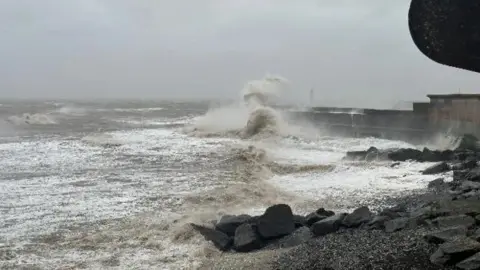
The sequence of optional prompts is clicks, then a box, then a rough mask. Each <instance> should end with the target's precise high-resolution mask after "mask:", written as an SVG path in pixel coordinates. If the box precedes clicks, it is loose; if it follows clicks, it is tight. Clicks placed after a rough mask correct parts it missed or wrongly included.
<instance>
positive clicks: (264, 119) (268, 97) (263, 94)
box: [185, 76, 287, 138]
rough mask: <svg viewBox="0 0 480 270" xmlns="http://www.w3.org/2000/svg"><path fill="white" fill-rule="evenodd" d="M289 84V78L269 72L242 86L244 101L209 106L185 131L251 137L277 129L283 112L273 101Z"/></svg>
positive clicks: (267, 133) (200, 134) (269, 134)
mask: <svg viewBox="0 0 480 270" xmlns="http://www.w3.org/2000/svg"><path fill="white" fill-rule="evenodd" d="M286 86H287V80H285V79H283V78H281V77H278V76H266V77H265V78H263V79H261V80H254V81H250V82H247V83H246V84H245V86H244V87H243V89H242V90H241V92H240V94H241V99H242V100H241V101H237V102H235V103H231V104H228V105H227V106H223V107H218V108H214V109H211V110H209V111H208V112H207V113H206V114H205V115H203V116H201V117H198V118H197V119H196V121H195V122H194V124H193V125H192V126H190V127H187V128H186V129H185V131H186V132H187V133H188V134H190V135H194V136H202V137H209V136H233V137H242V138H251V137H252V136H254V135H257V134H259V133H263V132H264V131H265V133H266V136H267V137H268V136H271V135H272V134H276V133H277V129H278V128H277V126H278V125H279V124H280V123H281V119H280V118H279V117H280V114H279V113H278V112H277V111H276V110H275V109H273V108H272V107H270V106H269V103H271V102H272V100H273V99H274V98H275V97H278V96H279V94H280V92H281V91H282V90H284V89H285V88H286Z"/></svg>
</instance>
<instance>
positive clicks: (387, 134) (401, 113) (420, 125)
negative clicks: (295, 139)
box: [291, 107, 438, 142]
mask: <svg viewBox="0 0 480 270" xmlns="http://www.w3.org/2000/svg"><path fill="white" fill-rule="evenodd" d="M291 114H292V115H293V117H298V118H303V119H308V120H309V121H311V122H313V123H315V124H318V125H322V126H324V128H325V130H327V131H328V132H331V133H332V134H335V135H339V136H346V137H376V138H382V139H392V140H403V141H409V142H423V141H425V140H426V139H428V138H430V137H431V136H432V135H433V134H434V133H436V132H438V130H437V129H436V128H434V127H432V126H431V125H430V123H429V117H428V114H426V113H419V112H416V111H413V110H376V109H358V108H335V107H313V108H310V109H308V110H304V111H291Z"/></svg>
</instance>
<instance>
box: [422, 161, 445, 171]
mask: <svg viewBox="0 0 480 270" xmlns="http://www.w3.org/2000/svg"><path fill="white" fill-rule="evenodd" d="M449 170H450V166H448V164H447V163H446V162H440V163H437V164H434V165H432V166H430V167H428V168H426V169H425V170H424V171H423V172H422V173H423V174H438V173H443V172H446V171H449Z"/></svg>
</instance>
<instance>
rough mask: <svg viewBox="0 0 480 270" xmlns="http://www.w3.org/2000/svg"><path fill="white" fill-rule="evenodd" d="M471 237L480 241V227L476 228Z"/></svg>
mask: <svg viewBox="0 0 480 270" xmlns="http://www.w3.org/2000/svg"><path fill="white" fill-rule="evenodd" d="M470 238H472V239H475V240H476V241H480V229H476V230H475V231H474V232H473V233H472V235H471V236H470Z"/></svg>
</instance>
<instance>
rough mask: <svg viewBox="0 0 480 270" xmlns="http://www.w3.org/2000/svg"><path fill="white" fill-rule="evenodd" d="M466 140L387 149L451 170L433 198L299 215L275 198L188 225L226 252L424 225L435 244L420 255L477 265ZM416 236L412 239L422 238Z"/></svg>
mask: <svg viewBox="0 0 480 270" xmlns="http://www.w3.org/2000/svg"><path fill="white" fill-rule="evenodd" d="M468 142H469V144H468ZM468 142H467V143H463V144H462V143H461V144H460V145H461V147H459V148H457V149H455V150H453V151H430V150H425V149H424V150H423V151H418V150H414V149H403V150H402V149H401V150H396V151H393V152H388V153H389V155H388V154H387V157H388V158H391V159H393V160H397V161H398V160H408V159H411V158H406V157H413V156H415V157H416V159H415V160H422V161H427V160H428V161H432V160H434V159H438V160H440V161H441V162H440V163H438V164H435V165H434V166H432V167H430V168H428V169H426V170H425V171H424V172H423V173H425V174H434V173H439V172H443V171H445V170H453V171H454V179H453V181H451V182H449V183H446V182H444V180H443V179H441V178H439V179H436V180H434V181H432V182H430V183H429V185H428V187H429V188H430V189H435V190H437V191H439V192H441V193H442V194H443V195H442V196H439V193H435V196H434V197H433V198H432V199H429V200H421V202H422V203H421V204H420V205H417V206H413V207H412V206H407V205H406V204H399V205H397V206H395V207H392V208H386V209H383V210H382V211H379V212H378V213H373V212H371V211H370V209H369V208H368V207H366V206H362V207H360V208H357V209H356V210H354V211H353V212H351V213H334V212H333V211H329V210H326V209H324V208H320V209H318V210H316V211H315V212H312V213H310V214H308V215H306V216H302V215H295V214H293V212H292V209H291V208H290V206H288V205H286V204H277V205H273V206H270V207H268V208H267V209H266V210H265V212H264V214H262V215H260V216H250V215H238V216H234V215H227V216H223V217H222V218H221V219H220V220H219V221H218V222H215V223H214V226H213V227H208V226H200V225H196V224H191V226H192V227H193V228H194V229H195V230H197V231H198V232H199V233H201V234H202V235H203V236H204V237H205V238H206V239H207V240H209V241H211V242H213V243H214V245H215V246H216V247H217V248H218V249H220V250H222V251H225V252H232V251H236V252H250V251H255V250H260V249H270V248H284V247H293V246H297V245H301V244H303V243H311V241H310V240H312V241H316V239H322V237H323V238H324V239H325V238H328V237H330V236H332V237H335V236H338V237H340V236H341V235H345V233H347V232H348V233H354V234H359V232H360V231H363V232H379V233H382V234H384V235H394V234H398V233H402V232H403V231H405V230H415V231H416V232H422V231H427V232H428V233H426V234H425V235H424V240H425V241H426V242H428V243H430V244H431V245H437V247H436V251H435V252H433V254H431V256H430V262H428V259H427V258H425V259H422V261H423V260H424V261H425V263H427V264H429V265H432V264H433V265H437V266H438V267H439V268H441V267H447V268H448V269H450V268H451V267H456V268H459V269H480V242H479V241H480V167H478V166H477V157H478V156H479V155H478V154H477V153H479V152H477V150H475V149H472V145H476V141H475V140H473V139H472V138H469V140H468ZM352 153H353V152H350V156H355V157H359V156H361V157H363V158H367V159H368V158H372V156H375V157H378V156H379V155H382V153H380V151H378V150H376V149H374V148H370V149H369V150H367V151H365V152H362V153H359V152H355V153H353V154H352ZM367 156H368V157H367ZM427 157H428V158H427ZM406 233H407V232H406ZM327 235H328V236H327ZM422 235H423V234H422ZM315 238H316V239H315ZM419 238H420V237H417V238H415V239H417V240H415V241H420V242H423V243H425V242H424V240H422V239H419ZM425 244H426V243H425ZM306 245H307V246H308V244H306ZM302 246H305V245H302ZM431 247H432V248H434V247H433V246H431ZM315 252H316V251H315ZM318 252H321V251H318ZM426 254H430V253H426ZM437 266H434V267H437ZM442 269H444V268H442Z"/></svg>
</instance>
